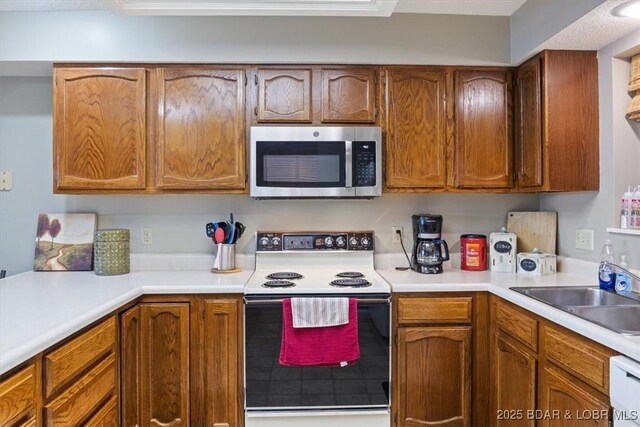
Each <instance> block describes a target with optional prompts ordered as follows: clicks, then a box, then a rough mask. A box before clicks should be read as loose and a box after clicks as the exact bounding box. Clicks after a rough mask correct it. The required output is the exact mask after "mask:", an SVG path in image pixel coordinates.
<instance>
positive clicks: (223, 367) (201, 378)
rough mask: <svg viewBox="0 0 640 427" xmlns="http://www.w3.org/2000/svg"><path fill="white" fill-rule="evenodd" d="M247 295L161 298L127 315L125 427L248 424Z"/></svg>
mask: <svg viewBox="0 0 640 427" xmlns="http://www.w3.org/2000/svg"><path fill="white" fill-rule="evenodd" d="M241 304H242V301H241V298H240V297H239V296H226V297H220V298H210V297H203V296H190V297H176V298H175V299H173V300H172V298H171V297H158V296H154V297H153V298H151V299H150V300H149V301H148V302H146V301H144V300H143V302H142V303H140V304H138V305H136V306H134V307H132V308H130V309H129V310H127V311H125V312H124V313H122V314H121V315H120V319H121V352H120V354H121V357H122V360H121V373H122V386H121V387H122V388H121V390H122V402H121V407H122V419H123V423H124V425H125V426H127V427H129V426H144V427H147V426H165V425H171V426H188V425H197V426H198V427H199V426H215V427H240V426H241V425H242V413H241V411H242V387H241V375H240V372H241V371H242V369H241V366H242V361H241V349H240V346H241V342H242V340H241V336H242V334H241V329H240V325H241V315H242V310H241V308H242V305H241Z"/></svg>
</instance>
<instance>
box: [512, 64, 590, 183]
mask: <svg viewBox="0 0 640 427" xmlns="http://www.w3.org/2000/svg"><path fill="white" fill-rule="evenodd" d="M516 93H517V96H516V138H515V140H516V156H517V157H516V171H517V184H518V189H519V191H525V192H526V191H597V190H598V188H599V182H600V180H599V154H598V142H599V139H598V60H597V57H596V52H593V51H543V52H542V53H540V54H539V55H537V56H535V57H533V58H531V59H530V60H529V61H527V62H525V63H524V64H522V65H521V66H520V67H519V68H518V71H517V92H516Z"/></svg>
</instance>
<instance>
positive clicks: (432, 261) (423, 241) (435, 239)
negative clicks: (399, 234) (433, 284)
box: [411, 214, 449, 274]
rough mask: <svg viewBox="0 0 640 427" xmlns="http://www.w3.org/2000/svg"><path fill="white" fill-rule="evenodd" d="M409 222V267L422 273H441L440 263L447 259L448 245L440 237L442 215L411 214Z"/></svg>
mask: <svg viewBox="0 0 640 427" xmlns="http://www.w3.org/2000/svg"><path fill="white" fill-rule="evenodd" d="M411 222H412V223H413V251H411V269H412V270H413V271H417V272H418V273H424V274H440V273H442V263H443V262H444V261H448V260H449V246H447V242H445V241H444V240H442V238H441V237H442V215H431V214H423V215H412V216H411ZM443 252H444V253H443Z"/></svg>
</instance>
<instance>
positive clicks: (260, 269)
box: [244, 231, 391, 427]
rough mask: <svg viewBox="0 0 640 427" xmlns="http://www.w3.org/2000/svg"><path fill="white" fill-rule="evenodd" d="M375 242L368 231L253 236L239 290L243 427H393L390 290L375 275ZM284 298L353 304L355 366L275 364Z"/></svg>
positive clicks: (277, 362)
mask: <svg viewBox="0 0 640 427" xmlns="http://www.w3.org/2000/svg"><path fill="white" fill-rule="evenodd" d="M374 242H375V237H374V234H373V232H371V231H358V232H272V231H260V232H258V233H257V235H256V269H255V272H254V274H253V275H252V276H251V278H250V279H249V281H248V283H247V284H246V286H245V291H244V293H245V298H244V299H245V426H246V427H275V426H278V427H288V426H291V427H293V426H305V427H307V426H308V427H321V426H327V425H331V426H332V427H365V426H366V427H388V426H389V425H390V405H389V402H390V384H391V376H390V373H391V360H390V357H391V339H390V337H391V295H390V293H391V288H390V286H389V284H388V283H387V282H386V281H385V280H384V279H383V278H382V277H381V276H380V275H379V274H378V273H377V272H376V271H375V269H374ZM289 297H304V298H306V297H349V298H355V299H356V300H357V304H358V313H357V314H358V341H359V344H360V359H359V360H357V361H356V362H355V363H353V364H350V365H348V366H345V367H308V366H304V367H300V366H283V365H280V364H279V360H278V356H279V354H280V344H281V331H282V301H283V299H284V298H289ZM318 345H322V343H318Z"/></svg>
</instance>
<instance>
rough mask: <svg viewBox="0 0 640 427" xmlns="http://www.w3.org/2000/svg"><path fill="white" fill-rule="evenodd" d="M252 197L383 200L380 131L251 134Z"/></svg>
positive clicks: (262, 130)
mask: <svg viewBox="0 0 640 427" xmlns="http://www.w3.org/2000/svg"><path fill="white" fill-rule="evenodd" d="M250 157H251V162H250V166H251V171H250V177H251V186H250V195H251V197H257V198H276V197H282V198H301V197H318V198H320V197H345V198H356V197H363V198H370V197H376V196H380V195H381V194H382V142H381V132H380V128H379V127H275V126H253V127H252V128H251V145H250Z"/></svg>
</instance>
